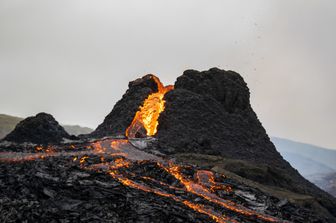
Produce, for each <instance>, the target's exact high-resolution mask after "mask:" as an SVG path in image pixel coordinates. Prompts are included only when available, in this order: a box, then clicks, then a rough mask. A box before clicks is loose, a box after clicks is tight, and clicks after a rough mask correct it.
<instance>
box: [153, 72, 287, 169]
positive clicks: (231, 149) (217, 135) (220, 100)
mask: <svg viewBox="0 0 336 223" xmlns="http://www.w3.org/2000/svg"><path fill="white" fill-rule="evenodd" d="M249 98H250V93H249V89H248V87H247V85H246V83H245V82H244V80H243V78H242V77H241V76H240V75H239V74H237V73H235V72H233V71H224V70H220V69H217V68H212V69H210V70H209V71H204V72H199V71H195V70H187V71H185V72H184V73H183V75H182V76H180V77H178V78H177V80H176V83H175V89H174V90H172V91H170V92H168V93H167V94H166V95H165V100H166V106H165V110H164V111H163V112H162V113H161V115H160V118H159V126H158V135H157V138H158V139H159V142H160V145H161V149H162V150H166V152H167V153H176V152H179V153H181V152H198V153H203V154H220V155H221V156H224V157H230V158H235V159H236V158H237V159H242V160H248V161H252V162H255V163H258V162H262V163H266V164H270V165H275V166H279V167H284V166H287V165H288V163H286V162H285V161H284V160H283V159H282V157H281V156H280V154H279V153H278V152H277V151H276V149H275V147H274V146H273V144H272V143H271V141H270V139H269V137H268V136H267V134H266V131H265V129H264V128H263V127H262V125H261V123H260V122H259V120H258V118H257V116H256V114H255V113H254V111H253V110H252V108H251V105H250V99H249Z"/></svg>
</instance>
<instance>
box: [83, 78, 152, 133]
mask: <svg viewBox="0 0 336 223" xmlns="http://www.w3.org/2000/svg"><path fill="white" fill-rule="evenodd" d="M157 90H158V87H157V84H156V82H155V80H154V79H153V75H150V74H149V75H146V76H144V77H142V78H139V79H137V80H135V81H132V82H130V83H129V84H128V90H127V91H126V93H125V94H124V95H123V97H122V99H121V100H119V101H118V102H117V103H116V104H115V106H114V107H113V110H112V111H111V112H110V113H109V114H108V115H107V116H106V117H105V120H104V122H103V123H102V124H100V125H99V126H98V127H97V129H96V130H95V131H93V132H92V133H91V134H89V135H87V136H89V137H93V138H100V137H105V136H111V135H124V134H125V131H126V129H127V127H128V126H129V125H130V124H131V122H132V119H133V117H134V115H135V113H136V112H137V110H138V109H139V106H140V105H142V103H143V102H144V100H145V99H146V98H147V96H148V95H149V94H151V93H153V92H156V91H157Z"/></svg>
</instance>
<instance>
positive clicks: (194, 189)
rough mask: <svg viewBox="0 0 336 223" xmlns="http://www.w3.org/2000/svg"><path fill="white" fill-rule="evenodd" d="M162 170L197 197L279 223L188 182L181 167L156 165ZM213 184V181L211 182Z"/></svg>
mask: <svg viewBox="0 0 336 223" xmlns="http://www.w3.org/2000/svg"><path fill="white" fill-rule="evenodd" d="M158 164H159V165H160V166H161V167H162V168H163V169H164V170H166V171H167V172H168V173H170V174H171V175H173V176H174V177H175V178H176V179H177V180H179V181H180V182H181V183H182V184H183V185H184V186H185V188H186V190H187V191H189V192H191V193H193V194H196V195H198V196H201V197H203V198H204V199H206V200H208V201H210V202H212V203H214V204H217V205H220V206H222V207H224V208H226V209H228V210H230V211H234V212H236V213H240V214H242V215H245V216H251V217H253V216H255V217H257V218H259V219H262V220H264V221H268V222H279V220H278V219H277V218H274V217H271V216H268V215H264V214H260V213H257V212H255V211H252V210H249V209H247V208H245V207H243V206H241V205H238V204H236V203H234V202H232V201H229V200H224V199H222V198H220V197H218V196H217V195H216V194H213V193H211V191H210V190H209V189H207V188H205V187H204V186H203V185H201V184H197V183H195V182H193V181H192V180H189V179H187V178H185V177H184V176H183V174H182V173H181V170H180V169H181V167H180V166H178V165H176V164H173V163H169V166H168V167H165V166H163V165H162V164H160V163H158ZM208 177H209V180H210V181H209V183H212V180H213V179H211V178H212V176H208ZM213 182H214V181H213Z"/></svg>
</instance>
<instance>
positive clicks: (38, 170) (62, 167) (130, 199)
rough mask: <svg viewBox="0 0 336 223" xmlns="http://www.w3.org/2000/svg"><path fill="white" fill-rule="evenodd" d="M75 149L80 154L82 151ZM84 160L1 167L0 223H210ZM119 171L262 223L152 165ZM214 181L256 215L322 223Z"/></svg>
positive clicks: (191, 171) (187, 171)
mask: <svg viewBox="0 0 336 223" xmlns="http://www.w3.org/2000/svg"><path fill="white" fill-rule="evenodd" d="M77 148H79V149H80V150H81V151H85V148H84V145H82V148H81V147H80V146H78V147H77ZM58 149H62V148H58ZM67 151H68V152H69V151H73V149H70V148H68V147H67V148H64V152H67ZM39 153H41V152H39ZM41 154H43V152H42V153H41ZM84 156H86V155H84V154H82V155H80V156H76V157H77V158H78V159H77V160H76V161H74V157H75V156H56V157H46V158H43V159H34V160H31V161H21V162H4V161H1V162H0V191H1V192H0V197H1V198H0V210H1V216H0V222H214V220H213V219H212V218H210V217H209V216H208V215H206V214H202V213H199V212H197V211H195V210H192V209H191V208H189V207H187V206H186V205H184V204H183V203H181V202H178V201H176V200H174V199H172V198H170V197H164V196H159V195H158V194H155V193H151V192H145V191H143V190H141V189H135V188H133V187H129V186H126V185H124V184H122V183H121V182H120V181H118V180H117V179H115V178H113V177H111V176H110V175H109V174H108V173H107V170H106V168H104V167H102V168H101V169H99V168H98V169H94V170H92V169H90V167H92V166H94V165H95V164H99V163H101V162H102V161H101V156H97V155H93V154H91V155H88V156H87V158H86V159H85V162H83V163H82V164H81V163H80V162H79V160H80V158H81V157H84ZM117 159H124V158H123V157H120V156H109V155H105V156H104V163H113V162H116V160H117ZM125 160H126V161H127V159H125ZM198 169H199V168H198V167H197V166H190V165H187V166H181V173H182V174H184V175H185V176H186V177H187V178H188V179H191V180H193V181H195V173H196V172H197V170H198ZM118 171H119V174H122V175H123V176H125V177H127V178H128V179H130V180H132V181H133V182H136V183H137V184H140V185H144V186H146V187H150V188H154V189H156V190H159V191H160V192H165V193H168V194H172V195H173V196H176V197H178V199H181V200H187V201H190V202H193V203H195V204H198V205H203V206H205V207H208V208H210V209H211V210H213V211H214V212H216V213H220V214H224V215H225V216H227V217H228V218H230V219H232V220H237V221H238V222H247V221H248V222H265V221H263V220H261V219H259V218H257V217H255V216H245V215H242V214H239V213H236V212H233V211H230V210H227V209H225V208H223V207H221V206H219V205H215V204H213V203H211V202H209V201H207V200H206V199H204V198H202V197H200V196H197V195H196V194H193V193H190V192H187V191H186V190H185V188H184V187H183V185H182V184H181V182H179V181H178V180H177V179H176V178H174V177H173V176H172V175H171V174H169V173H168V172H165V171H164V170H163V169H162V168H161V167H160V165H158V163H157V162H156V161H150V160H144V161H132V162H130V165H129V166H127V167H122V168H120V169H118ZM215 179H216V182H218V183H219V184H220V185H222V186H225V187H228V186H229V187H230V188H232V189H233V190H232V191H230V190H229V191H226V190H222V189H219V190H217V191H215V192H214V193H215V194H216V196H218V197H220V198H222V199H225V200H230V201H233V202H235V203H237V204H238V205H242V206H244V207H246V208H248V209H249V210H258V211H259V212H260V213H264V214H267V215H270V216H274V217H277V218H278V219H279V221H283V220H290V221H293V222H323V219H320V218H318V217H316V216H314V215H313V214H312V213H311V212H309V210H306V209H304V208H301V207H298V206H295V205H293V204H291V203H290V202H288V201H286V200H279V199H277V198H274V197H271V196H268V195H266V194H263V193H262V192H260V191H259V190H258V189H256V188H251V187H248V186H246V185H242V184H239V183H237V182H235V181H234V180H232V179H229V178H227V177H225V176H223V175H221V174H215ZM170 187H172V188H173V189H172V188H170ZM176 188H178V189H176Z"/></svg>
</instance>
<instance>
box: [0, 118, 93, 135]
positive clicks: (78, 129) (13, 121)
mask: <svg viewBox="0 0 336 223" xmlns="http://www.w3.org/2000/svg"><path fill="white" fill-rule="evenodd" d="M23 119H24V118H21V117H15V116H11V115H6V114H0V139H2V138H4V137H5V136H6V135H7V134H8V133H10V132H11V131H13V130H14V128H15V126H16V125H17V124H18V123H19V122H20V121H22V120H23ZM62 126H63V128H64V129H65V131H67V133H69V134H70V135H75V136H78V135H80V134H88V133H90V132H92V131H93V129H90V128H88V127H82V126H79V125H63V124H62Z"/></svg>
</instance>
